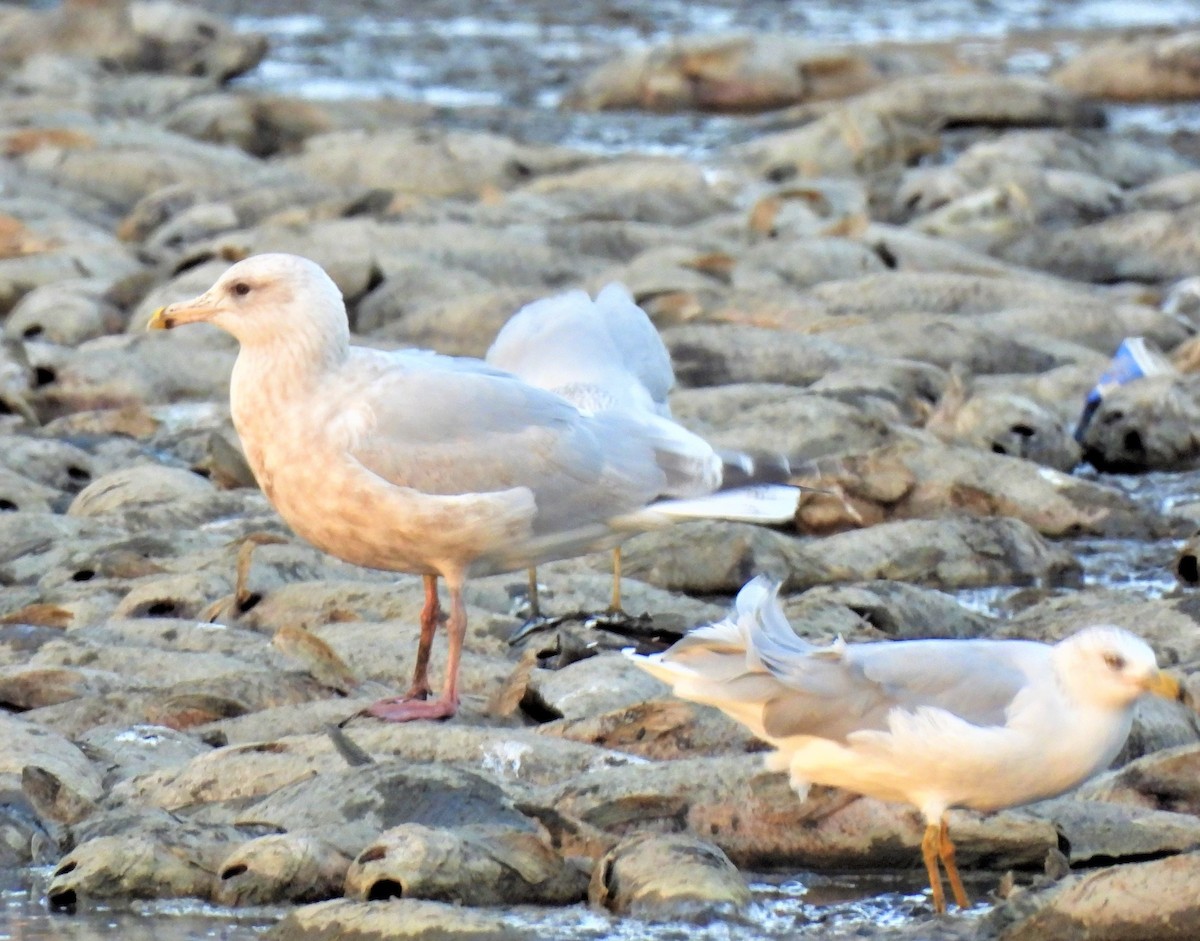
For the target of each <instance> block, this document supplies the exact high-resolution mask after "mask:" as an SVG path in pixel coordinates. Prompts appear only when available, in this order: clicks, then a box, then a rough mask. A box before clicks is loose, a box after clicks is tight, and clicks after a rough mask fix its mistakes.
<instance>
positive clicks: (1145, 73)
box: [1051, 31, 1200, 101]
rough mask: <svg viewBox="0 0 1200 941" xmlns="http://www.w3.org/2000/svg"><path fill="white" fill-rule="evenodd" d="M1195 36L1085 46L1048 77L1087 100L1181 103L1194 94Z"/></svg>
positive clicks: (1197, 86)
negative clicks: (1085, 47) (1104, 99)
mask: <svg viewBox="0 0 1200 941" xmlns="http://www.w3.org/2000/svg"><path fill="white" fill-rule="evenodd" d="M1198 68H1200V32H1196V31H1191V32H1172V33H1171V34H1170V35H1168V36H1154V35H1150V36H1136V35H1135V36H1122V37H1120V38H1117V39H1109V40H1106V41H1104V42H1099V43H1096V44H1095V45H1093V46H1090V47H1088V48H1087V49H1085V50H1084V51H1083V52H1081V53H1079V54H1078V55H1076V56H1074V57H1073V58H1072V59H1070V60H1069V61H1068V62H1067V63H1066V64H1065V65H1063V66H1062V67H1061V68H1059V69H1058V70H1056V71H1055V72H1054V73H1053V74H1052V75H1051V78H1052V80H1053V81H1055V82H1056V83H1058V84H1059V85H1061V86H1062V87H1063V88H1066V89H1069V90H1070V91H1073V92H1075V93H1076V94H1080V95H1085V96H1086V97H1088V98H1107V99H1110V100H1114V101H1186V100H1190V99H1193V98H1196V97H1197V96H1200V79H1197V76H1196V73H1197V69H1198Z"/></svg>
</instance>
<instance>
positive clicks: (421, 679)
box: [404, 575, 442, 699]
mask: <svg viewBox="0 0 1200 941" xmlns="http://www.w3.org/2000/svg"><path fill="white" fill-rule="evenodd" d="M441 616H442V609H441V606H440V605H439V604H438V593H437V576H436V575H426V576H425V607H423V608H422V609H421V639H420V641H418V643H417V663H416V666H414V667H413V678H412V686H410V687H409V688H408V692H407V693H405V694H404V698H405V699H425V698H426V697H428V696H429V652H430V650H432V649H433V635H434V633H435V632H436V631H437V625H438V619H439V618H440V617H441Z"/></svg>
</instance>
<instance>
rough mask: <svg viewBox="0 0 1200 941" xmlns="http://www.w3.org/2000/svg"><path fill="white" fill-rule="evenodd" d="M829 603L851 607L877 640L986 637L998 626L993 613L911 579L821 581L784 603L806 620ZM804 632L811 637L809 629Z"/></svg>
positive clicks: (848, 632) (849, 633)
mask: <svg viewBox="0 0 1200 941" xmlns="http://www.w3.org/2000/svg"><path fill="white" fill-rule="evenodd" d="M830 606H836V607H839V608H842V609H844V610H846V611H847V612H848V613H849V614H851V615H852V616H853V617H854V618H855V619H857V620H859V622H860V623H861V624H863V625H865V626H867V627H869V628H870V629H871V635H870V639H872V640H874V639H878V638H880V637H885V638H895V639H896V640H910V639H912V640H916V639H920V638H927V637H945V638H953V637H985V636H987V635H988V634H990V633H991V632H992V630H993V629H994V626H995V625H994V624H993V623H992V622H991V620H990V619H989V618H987V617H985V616H984V615H982V614H979V613H978V612H975V611H972V610H970V609H969V608H966V607H964V606H963V605H961V604H959V603H958V601H956V600H955V599H954V598H953V597H952V596H951V595H947V594H944V593H942V592H940V591H936V590H933V589H929V588H921V587H918V586H916V585H911V584H908V583H907V582H898V581H869V582H861V583H857V584H846V585H831V586H827V585H817V586H815V587H813V588H809V589H808V590H807V591H805V592H804V593H803V594H802V595H800V596H798V597H795V598H789V599H787V600H786V602H785V610H786V611H787V615H788V619H789V620H790V621H792V622H793V623H804V624H806V625H808V624H811V623H812V622H813V621H814V620H815V619H816V615H817V612H818V611H819V610H821V609H824V608H827V607H830ZM861 629H862V628H861V627H860V628H859V630H861ZM805 633H806V636H808V634H809V631H808V629H807V628H806V631H805ZM837 633H844V634H846V635H847V638H848V639H851V638H853V637H854V634H855V631H854V630H852V629H847V628H843V629H842V630H840V631H838V632H837ZM831 639H832V638H831ZM862 639H866V637H863V638H862Z"/></svg>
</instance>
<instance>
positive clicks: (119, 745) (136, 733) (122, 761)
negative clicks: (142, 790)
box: [79, 725, 210, 787]
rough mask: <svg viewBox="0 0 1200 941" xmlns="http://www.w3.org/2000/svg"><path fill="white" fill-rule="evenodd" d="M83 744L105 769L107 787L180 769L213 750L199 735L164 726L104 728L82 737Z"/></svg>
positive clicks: (88, 732) (91, 730)
mask: <svg viewBox="0 0 1200 941" xmlns="http://www.w3.org/2000/svg"><path fill="white" fill-rule="evenodd" d="M79 743H80V745H81V746H82V747H84V748H86V749H87V752H88V755H89V756H91V758H92V760H93V761H96V762H98V763H100V764H102V765H103V766H104V769H105V774H104V778H105V785H106V786H107V787H111V786H112V785H113V784H114V783H116V782H119V781H128V780H130V779H132V778H137V777H141V776H142V775H144V774H150V773H153V772H155V771H160V770H163V769H165V768H177V767H179V766H181V765H184V764H186V763H187V762H189V761H191V760H192V759H193V758H196V757H198V756H200V755H202V754H204V753H205V752H208V751H210V748H209V746H207V745H205V744H204V743H203V742H202V741H200V739H199V738H198V737H197V736H195V735H191V734H188V733H186V732H180V731H177V730H176V729H171V728H167V727H166V726H161V725H134V726H130V727H128V728H121V727H118V726H111V725H110V726H100V727H98V728H94V729H90V730H89V731H87V732H85V733H84V734H83V735H81V736H80V737H79Z"/></svg>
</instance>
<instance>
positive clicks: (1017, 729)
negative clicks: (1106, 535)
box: [631, 576, 1181, 912]
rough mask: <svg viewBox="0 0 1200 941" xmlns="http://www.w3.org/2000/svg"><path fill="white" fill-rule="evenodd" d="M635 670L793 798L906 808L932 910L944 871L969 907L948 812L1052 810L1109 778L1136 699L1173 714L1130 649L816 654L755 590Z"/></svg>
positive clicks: (770, 590) (769, 587) (970, 645)
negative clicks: (1148, 696)
mask: <svg viewBox="0 0 1200 941" xmlns="http://www.w3.org/2000/svg"><path fill="white" fill-rule="evenodd" d="M631 657H632V659H633V661H634V662H635V663H637V664H638V665H639V666H641V667H643V668H644V669H646V670H648V671H649V672H650V673H652V674H653V675H654V676H656V677H658V678H659V679H661V680H663V681H664V682H666V683H669V684H670V685H671V686H672V687H673V688H674V691H675V694H676V695H677V696H681V697H683V698H684V699H691V700H694V701H696V702H701V703H707V704H709V705H713V706H716V707H717V708H719V709H720V710H722V711H723V712H725V713H726V714H728V715H729V716H731V717H732V718H734V719H736V720H737V721H739V722H741V723H743V724H744V725H745V726H747V727H748V728H749V729H750V730H751V731H752V732H753V733H754V734H755V735H756V736H758V737H759V738H761V739H762V740H763V741H765V742H768V743H769V744H771V745H773V746H774V747H775V748H776V749H777V751H775V752H772V753H771V754H770V755H769V756H768V758H767V763H768V767H770V768H772V769H774V770H779V771H787V772H788V773H789V775H790V779H791V783H792V786H793V787H794V788H795V789H796V791H797V793H798V794H800V796H801V798H803V797H804V796H805V795H806V794H807V791H808V788H809V786H810V785H811V784H823V785H829V786H832V787H841V788H846V789H848V790H851V791H855V792H858V793H860V794H867V795H870V796H872V797H876V798H879V799H881V800H887V801H902V802H906V803H909V804H913V805H915V806H916V807H917V808H918V809H919V810H920V811H921V813H922V815H923V816H924V818H925V823H926V829H925V837H924V839H923V840H922V843H921V852H922V856H923V858H924V861H925V867H926V870H927V871H928V873H929V882H930V886H931V887H932V890H933V906H934V908H935V910H937V911H938V912H941V911H944V910H945V896H944V894H943V891H942V881H941V875H940V873H939V871H938V860H939V859H940V860H941V862H942V865H943V866H944V867H945V869H946V874H947V876H948V877H949V880H950V886H951V888H952V890H953V892H954V898H955V901H956V902H957V903H958V905H959V906H960V907H965V906H966V905H967V904H968V902H967V896H966V892H965V891H964V890H963V886H962V880H961V879H960V878H959V875H958V869H957V867H956V866H955V863H954V844H953V843H952V842H951V840H950V835H949V832H948V828H947V823H946V811H947V810H948V809H949V808H951V807H967V808H971V809H974V810H980V811H992V810H999V809H1001V808H1006V807H1013V806H1016V805H1019V804H1025V803H1029V802H1031V801H1036V800H1041V799H1043V798H1047V797H1053V796H1054V795H1057V794H1061V793H1063V792H1064V791H1067V790H1070V789H1071V788H1073V787H1075V786H1076V785H1078V784H1080V783H1081V782H1083V781H1084V780H1086V779H1087V778H1089V777H1090V776H1092V775H1093V774H1096V773H1097V772H1098V771H1101V770H1103V769H1104V768H1106V767H1107V766H1108V765H1109V763H1110V762H1111V761H1112V760H1113V758H1115V757H1116V755H1117V752H1118V751H1120V749H1121V746H1122V745H1123V744H1124V742H1125V739H1126V738H1127V737H1128V735H1129V729H1130V724H1131V721H1132V710H1133V704H1134V702H1135V701H1136V700H1137V699H1138V697H1139V696H1141V695H1142V694H1143V693H1154V694H1157V695H1160V696H1165V697H1168V698H1172V699H1177V698H1180V695H1181V694H1180V686H1179V683H1178V681H1177V680H1175V679H1174V678H1173V677H1171V676H1169V675H1168V674H1166V673H1163V672H1161V671H1160V670H1159V669H1158V667H1157V665H1156V663H1155V658H1154V652H1153V651H1152V650H1151V649H1150V647H1149V646H1147V645H1146V643H1145V642H1144V641H1142V640H1141V639H1140V638H1138V637H1136V636H1134V635H1133V634H1131V633H1129V632H1127V631H1123V630H1121V629H1119V628H1115V627H1089V628H1086V629H1084V630H1081V631H1080V632H1078V633H1077V634H1074V635H1072V636H1070V637H1068V638H1067V639H1065V640H1063V641H1060V642H1059V643H1057V644H1054V645H1049V644H1043V643H1038V642H1036V641H1024V640H909V641H892V642H886V641H885V642H882V643H864V644H846V643H843V642H842V641H840V640H839V641H838V642H836V643H834V644H833V645H831V646H828V647H817V646H814V645H813V644H810V643H808V642H807V641H805V640H803V639H802V638H800V637H798V636H797V635H796V634H795V632H794V631H793V630H792V628H791V626H790V625H789V624H788V622H787V620H786V618H785V617H784V614H783V610H782V608H781V607H780V605H779V599H778V586H777V585H774V584H772V583H771V582H770V581H768V580H767V579H766V578H764V577H762V576H759V577H758V578H756V579H754V580H753V581H751V582H749V583H748V584H747V585H746V586H745V587H743V588H742V590H741V592H740V593H739V594H738V596H737V600H736V603H735V609H734V613H733V614H732V615H731V616H730V617H728V618H726V619H725V620H724V621H721V622H719V623H717V624H713V625H710V626H707V627H701V628H698V629H696V630H694V631H691V632H690V633H688V634H687V635H686V636H685V637H684V638H683V639H682V640H680V641H679V642H678V643H676V644H675V645H674V646H673V647H671V648H670V649H669V650H666V651H664V652H663V653H661V654H654V655H651V656H637V655H632V654H631Z"/></svg>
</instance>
